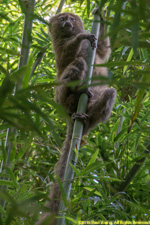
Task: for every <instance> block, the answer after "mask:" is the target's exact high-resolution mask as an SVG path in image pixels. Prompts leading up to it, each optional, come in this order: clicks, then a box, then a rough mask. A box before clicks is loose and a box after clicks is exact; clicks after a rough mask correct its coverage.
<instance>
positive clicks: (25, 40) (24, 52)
mask: <svg viewBox="0 0 150 225" xmlns="http://www.w3.org/2000/svg"><path fill="white" fill-rule="evenodd" d="M34 4H35V0H29V1H28V6H26V10H25V20H24V30H23V36H22V48H21V56H20V59H19V66H18V69H20V68H21V67H23V66H25V65H26V64H27V63H28V58H29V50H30V43H31V33H32V17H33V13H34ZM22 80H23V77H22V78H21V79H20V80H19V81H18V83H17V84H16V90H15V92H17V91H19V90H20V89H21V86H22ZM16 135H17V130H16V128H11V129H9V128H8V130H7V135H6V141H5V147H6V152H7V153H6V154H7V159H6V162H4V161H2V163H1V172H2V170H3V165H4V164H5V167H11V162H10V154H11V150H12V147H13V140H15V138H16ZM6 190H7V186H4V185H2V186H1V191H6ZM0 204H1V205H2V207H3V208H4V207H5V201H4V199H2V198H0Z"/></svg>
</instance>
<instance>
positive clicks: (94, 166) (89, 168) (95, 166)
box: [80, 162, 100, 176]
mask: <svg viewBox="0 0 150 225" xmlns="http://www.w3.org/2000/svg"><path fill="white" fill-rule="evenodd" d="M99 168H100V167H99V162H94V163H92V164H90V165H89V166H87V167H86V168H85V169H84V170H83V171H82V172H81V173H80V176H85V175H86V174H89V173H90V172H92V171H93V170H96V169H99Z"/></svg>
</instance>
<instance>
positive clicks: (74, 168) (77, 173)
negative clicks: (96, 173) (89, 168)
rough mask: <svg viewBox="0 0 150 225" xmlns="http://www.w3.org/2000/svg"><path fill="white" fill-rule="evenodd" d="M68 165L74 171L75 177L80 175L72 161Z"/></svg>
mask: <svg viewBox="0 0 150 225" xmlns="http://www.w3.org/2000/svg"><path fill="white" fill-rule="evenodd" d="M70 165H71V167H72V169H73V170H74V171H75V173H76V176H77V177H78V176H80V171H79V170H78V169H77V168H76V167H75V166H74V165H73V164H72V163H70Z"/></svg>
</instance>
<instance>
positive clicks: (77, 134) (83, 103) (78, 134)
mask: <svg viewBox="0 0 150 225" xmlns="http://www.w3.org/2000/svg"><path fill="white" fill-rule="evenodd" d="M99 21H100V17H99V15H98V14H95V15H94V19H93V25H92V30H91V33H92V34H94V35H95V36H96V38H97V40H98V36H99V30H100V23H99ZM95 54H96V48H95V49H94V50H92V48H91V45H90V44H89V47H88V58H87V65H88V71H87V74H86V80H87V85H90V83H91V78H92V72H93V64H94V59H95ZM87 103H88V96H87V94H85V93H83V94H82V95H81V96H80V99H79V103H78V108H77V113H85V112H86V107H87ZM82 132H83V123H82V122H81V121H79V120H76V121H75V123H74V128H73V135H72V141H71V145H70V150H69V155H68V160H67V165H66V169H65V175H64V181H63V188H64V191H65V195H66V198H67V200H68V199H69V196H70V191H71V186H72V179H73V176H74V170H73V169H72V167H71V165H70V164H71V163H72V164H73V165H74V166H76V163H77V157H76V154H75V151H74V150H75V149H77V151H79V148H80V143H81V138H82ZM64 210H65V205H64V203H63V201H61V202H60V206H59V211H60V213H59V215H58V219H57V225H64V224H65V219H64V213H63V212H64Z"/></svg>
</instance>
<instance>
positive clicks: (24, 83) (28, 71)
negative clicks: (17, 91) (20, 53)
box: [22, 55, 33, 89]
mask: <svg viewBox="0 0 150 225" xmlns="http://www.w3.org/2000/svg"><path fill="white" fill-rule="evenodd" d="M32 65H33V56H32V55H31V56H30V58H29V61H28V65H27V66H26V73H25V74H24V77H23V81H22V88H23V89H25V88H27V87H28V85H29V80H30V74H31V70H32Z"/></svg>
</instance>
